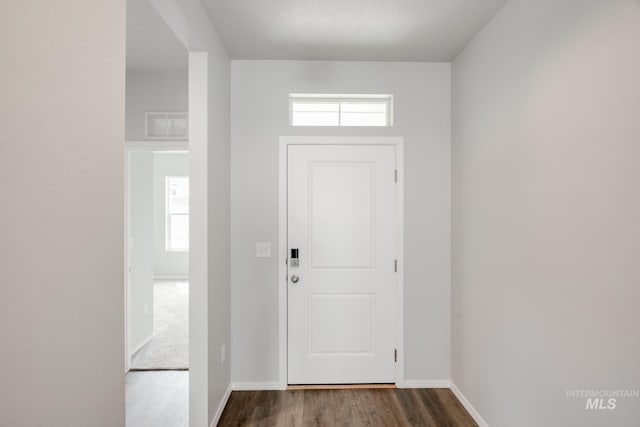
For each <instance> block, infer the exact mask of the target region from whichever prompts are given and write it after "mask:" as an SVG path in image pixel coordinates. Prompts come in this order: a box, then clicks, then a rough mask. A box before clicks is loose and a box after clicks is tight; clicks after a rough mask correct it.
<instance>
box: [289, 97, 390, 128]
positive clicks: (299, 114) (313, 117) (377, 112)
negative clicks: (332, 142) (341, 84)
mask: <svg viewBox="0 0 640 427" xmlns="http://www.w3.org/2000/svg"><path fill="white" fill-rule="evenodd" d="M392 110H393V96H392V95H378V94H376V95H374V94H366V95H335V94H296V93H292V94H290V95H289V124H290V125H291V126H337V127H339V126H382V127H384V126H391V125H392Z"/></svg>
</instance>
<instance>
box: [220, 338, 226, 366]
mask: <svg viewBox="0 0 640 427" xmlns="http://www.w3.org/2000/svg"><path fill="white" fill-rule="evenodd" d="M226 354H227V343H223V344H222V347H220V364H221V365H224V357H225V355H226Z"/></svg>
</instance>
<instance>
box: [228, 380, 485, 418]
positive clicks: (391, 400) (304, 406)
mask: <svg viewBox="0 0 640 427" xmlns="http://www.w3.org/2000/svg"><path fill="white" fill-rule="evenodd" d="M218 426H224V427H226V426H287V427H289V426H304V427H307V426H380V427H394V426H399V427H400V426H425V427H477V426H478V425H477V424H476V423H475V421H473V419H472V418H471V416H470V415H469V414H468V413H467V411H466V410H465V409H464V407H463V406H462V404H460V402H459V401H458V399H456V397H455V396H454V394H453V393H452V392H451V390H449V389H389V388H387V389H369V390H367V389H351V390H287V391H234V392H233V393H231V397H230V398H229V401H228V402H227V406H226V407H225V410H224V412H223V413H222V417H221V418H220V422H219V423H218Z"/></svg>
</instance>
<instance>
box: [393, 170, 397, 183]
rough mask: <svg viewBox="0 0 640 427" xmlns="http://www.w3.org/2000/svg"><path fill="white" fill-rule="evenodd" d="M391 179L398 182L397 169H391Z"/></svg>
mask: <svg viewBox="0 0 640 427" xmlns="http://www.w3.org/2000/svg"><path fill="white" fill-rule="evenodd" d="M393 179H394V180H395V182H398V169H395V170H394V171H393Z"/></svg>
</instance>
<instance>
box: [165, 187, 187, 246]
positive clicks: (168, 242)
mask: <svg viewBox="0 0 640 427" xmlns="http://www.w3.org/2000/svg"><path fill="white" fill-rule="evenodd" d="M175 178H187V179H189V177H188V176H187V175H175V176H166V177H165V181H164V250H165V252H189V248H186V249H177V248H173V247H172V246H171V217H172V216H173V215H186V216H187V217H188V216H189V215H190V213H191V212H189V213H186V214H184V213H183V214H172V213H170V212H169V181H171V180H172V179H175ZM189 184H191V183H189ZM189 244H191V242H189Z"/></svg>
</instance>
